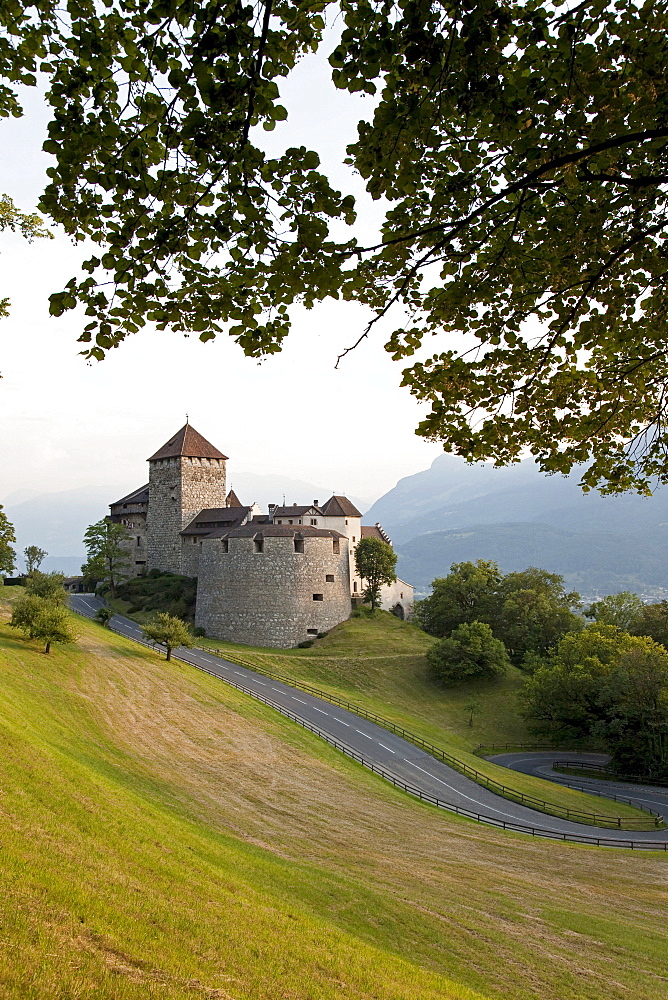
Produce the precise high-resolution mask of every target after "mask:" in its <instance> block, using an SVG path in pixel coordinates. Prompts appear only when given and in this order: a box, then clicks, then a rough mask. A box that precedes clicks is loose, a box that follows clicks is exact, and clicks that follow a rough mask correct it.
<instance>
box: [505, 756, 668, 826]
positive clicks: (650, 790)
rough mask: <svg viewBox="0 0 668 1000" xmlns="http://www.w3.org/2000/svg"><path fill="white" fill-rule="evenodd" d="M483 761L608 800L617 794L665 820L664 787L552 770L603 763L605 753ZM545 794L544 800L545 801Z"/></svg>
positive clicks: (667, 800) (667, 813) (667, 807)
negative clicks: (574, 763) (561, 763)
mask: <svg viewBox="0 0 668 1000" xmlns="http://www.w3.org/2000/svg"><path fill="white" fill-rule="evenodd" d="M487 760H492V761H494V763H495V764H502V765H503V767H509V768H511V769H512V770H513V771H521V772H522V773H523V774H533V775H535V777H537V778H546V779H547V780H548V781H553V782H555V783H556V784H558V785H568V786H569V787H570V788H580V789H581V790H582V791H583V792H593V793H594V794H597V793H598V794H602V795H605V796H607V797H610V798H612V796H614V795H620V796H622V797H623V798H627V799H631V800H632V801H633V802H634V803H636V804H638V805H640V806H644V807H645V808H646V809H653V810H654V812H658V813H660V814H661V815H662V816H665V817H666V818H668V788H660V787H658V786H655V785H635V784H629V783H628V782H623V781H603V780H601V779H599V778H589V777H584V776H583V777H581V776H580V775H573V774H559V772H558V771H553V770H552V764H553V763H555V764H556V763H557V762H558V761H560V760H562V761H566V760H573V761H581V762H582V763H591V764H605V763H607V761H608V756H607V754H600V753H573V752H572V751H570V752H569V751H567V750H564V751H561V750H551V751H549V752H545V753H538V752H534V751H530V752H527V751H524V752H522V753H503V754H495V755H494V756H493V757H487ZM549 797H550V796H549V795H548V794H546V798H547V799H549Z"/></svg>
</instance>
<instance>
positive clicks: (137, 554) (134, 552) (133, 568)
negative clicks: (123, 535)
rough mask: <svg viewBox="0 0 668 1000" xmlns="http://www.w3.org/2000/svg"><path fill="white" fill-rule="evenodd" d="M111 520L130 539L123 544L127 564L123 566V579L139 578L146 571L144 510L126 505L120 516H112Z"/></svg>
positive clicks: (136, 506)
mask: <svg viewBox="0 0 668 1000" xmlns="http://www.w3.org/2000/svg"><path fill="white" fill-rule="evenodd" d="M111 520H112V521H114V522H115V523H116V524H122V525H123V527H124V528H125V529H126V530H127V532H128V534H129V535H130V538H129V539H128V541H127V542H124V543H123V546H122V548H123V550H124V552H125V553H126V554H127V562H126V563H125V564H124V565H123V575H124V576H125V577H135V576H141V575H142V574H143V573H146V570H147V559H148V556H147V536H146V510H145V508H144V507H141V506H139V505H132V506H131V505H127V509H126V510H123V511H122V512H121V513H120V514H113V515H112V517H111Z"/></svg>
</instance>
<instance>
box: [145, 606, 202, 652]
mask: <svg viewBox="0 0 668 1000" xmlns="http://www.w3.org/2000/svg"><path fill="white" fill-rule="evenodd" d="M144 638H145V639H149V640H150V641H151V642H157V643H158V645H160V646H164V647H165V649H166V650H167V659H168V660H171V658H172V650H173V649H176V647H177V646H186V647H187V648H189V647H190V646H192V645H193V644H194V642H195V639H194V636H193V634H192V632H191V631H190V628H189V627H188V626H187V625H186V623H185V622H183V621H181V619H180V618H176V617H175V616H174V615H168V614H167V613H166V612H163V613H161V614H159V615H157V616H156V618H155V620H154V621H152V622H148V623H147V624H146V625H144Z"/></svg>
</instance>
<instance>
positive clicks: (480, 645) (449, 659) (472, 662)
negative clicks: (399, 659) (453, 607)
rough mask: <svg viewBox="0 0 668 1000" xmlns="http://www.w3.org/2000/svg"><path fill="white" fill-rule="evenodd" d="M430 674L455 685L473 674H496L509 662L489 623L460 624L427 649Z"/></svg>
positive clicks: (444, 682)
mask: <svg viewBox="0 0 668 1000" xmlns="http://www.w3.org/2000/svg"><path fill="white" fill-rule="evenodd" d="M427 662H428V663H429V667H430V670H431V674H432V677H434V679H435V680H438V681H440V682H441V683H442V684H456V683H458V682H459V681H463V680H469V679H473V678H476V677H487V678H490V677H496V676H498V675H500V674H503V673H504V672H505V670H506V668H507V667H508V664H509V663H510V661H509V659H508V653H507V652H506V647H505V646H504V645H503V643H502V642H501V640H500V639H495V638H494V636H493V634H492V630H491V628H490V627H489V625H485V624H484V622H476V621H474V622H470V623H469V624H466V623H465V624H463V625H460V626H459V628H456V629H454V630H453V631H452V633H451V635H450V636H449V638H447V639H439V641H438V642H435V643H434V645H433V646H432V647H431V649H429V650H428V651H427Z"/></svg>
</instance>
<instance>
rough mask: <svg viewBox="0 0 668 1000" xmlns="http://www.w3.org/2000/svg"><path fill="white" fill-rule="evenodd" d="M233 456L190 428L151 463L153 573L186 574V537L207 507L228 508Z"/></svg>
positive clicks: (149, 534)
mask: <svg viewBox="0 0 668 1000" xmlns="http://www.w3.org/2000/svg"><path fill="white" fill-rule="evenodd" d="M226 461H227V456H226V455H223V454H222V452H220V451H218V449H217V448H214V446H213V445H212V444H210V443H209V442H208V441H207V440H206V438H203V437H202V435H201V434H198V433H197V431H196V430H195V428H194V427H191V426H190V424H188V423H187V424H186V425H185V427H182V428H181V430H180V431H179V432H178V434H175V435H174V437H173V438H170V440H169V441H168V442H167V444H165V445H163V446H162V448H160V450H159V451H156V453H155V455H153V456H152V457H151V458H149V460H148V463H149V490H148V512H147V516H146V534H147V561H148V569H149V570H152V569H160V570H165V571H168V572H170V573H180V572H182V569H181V538H180V532H181V531H183V529H184V528H185V527H186V525H187V524H189V523H190V522H191V521H192V519H193V517H194V516H195V514H198V513H199V511H200V510H203V509H204V508H207V507H224V506H225V500H226V498H227V494H226V489H225V487H226V467H225V463H226Z"/></svg>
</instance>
